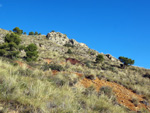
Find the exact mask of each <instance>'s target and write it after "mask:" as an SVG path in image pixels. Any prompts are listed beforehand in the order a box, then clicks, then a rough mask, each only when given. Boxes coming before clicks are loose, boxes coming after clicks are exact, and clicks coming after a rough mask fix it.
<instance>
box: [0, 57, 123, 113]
mask: <svg viewBox="0 0 150 113" xmlns="http://www.w3.org/2000/svg"><path fill="white" fill-rule="evenodd" d="M74 76H75V75H73V74H59V75H57V76H52V75H51V74H48V75H46V74H45V73H44V72H42V71H40V70H34V72H31V70H30V71H29V70H28V69H27V68H26V67H22V68H20V67H19V66H15V67H14V66H12V65H11V64H9V63H6V62H4V61H2V60H0V92H1V93H0V106H1V109H2V111H3V112H10V111H16V112H17V111H18V112H47V113H48V112H58V113H60V112H64V113H66V112H74V113H77V112H89V113H91V112H92V113H94V112H95V113H97V112H102V111H103V112H111V113H116V112H119V113H124V112H125V109H124V108H122V107H121V106H119V105H118V104H114V103H113V102H114V100H113V96H112V97H111V98H109V97H107V96H106V95H104V94H102V95H100V96H97V95H96V93H95V92H94V91H93V92H92V93H90V94H84V92H88V91H87V90H86V89H85V88H83V87H82V86H78V85H77V86H72V87H71V86H70V85H69V82H70V80H71V79H73V77H74ZM75 78H77V77H75ZM63 82H64V83H63ZM89 90H90V89H89Z"/></svg>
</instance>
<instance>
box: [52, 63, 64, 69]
mask: <svg viewBox="0 0 150 113" xmlns="http://www.w3.org/2000/svg"><path fill="white" fill-rule="evenodd" d="M49 68H51V70H57V71H63V70H64V68H63V67H62V66H61V65H56V64H51V65H49Z"/></svg>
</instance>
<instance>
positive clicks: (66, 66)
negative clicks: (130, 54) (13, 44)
mask: <svg viewBox="0 0 150 113" xmlns="http://www.w3.org/2000/svg"><path fill="white" fill-rule="evenodd" d="M16 30H18V28H17V29H15V35H18V36H19V37H20V38H21V40H22V41H21V45H20V46H21V47H20V48H22V49H19V52H20V53H19V55H17V57H15V58H14V57H13V59H9V57H7V56H6V55H1V57H0V92H1V93H0V112H4V113H5V112H6V113H7V112H38V113H49V112H51V113H60V112H63V113H67V112H69V113H85V112H86V113H99V112H104V113H116V112H119V113H129V112H131V113H132V112H134V111H141V112H143V113H144V112H145V113H147V112H149V110H150V105H149V102H150V79H149V78H150V76H149V75H150V70H148V69H144V68H139V67H135V66H131V65H132V64H134V60H132V59H128V58H127V57H119V59H116V58H114V57H112V56H111V55H109V54H106V55H105V54H103V53H101V54H99V53H98V52H96V51H94V50H92V49H90V48H87V47H86V49H84V47H81V46H76V45H71V44H65V45H58V44H57V43H54V42H53V41H52V40H49V39H47V38H46V36H45V35H39V34H38V33H35V34H34V33H32V35H26V33H24V34H23V35H21V34H20V33H23V31H22V30H20V29H19V31H18V32H17V31H16ZM7 33H9V34H11V33H12V31H6V30H3V29H0V43H1V44H2V45H3V44H4V43H6V42H5V41H4V38H5V36H6V34H7ZM17 33H19V34H17ZM49 34H50V33H49ZM53 34H57V33H54V31H53ZM57 35H58V36H59V35H61V33H58V34H57ZM65 36H66V35H65ZM51 38H52V37H51ZM71 41H74V40H71ZM56 42H57V41H56ZM74 42H75V41H74ZM75 43H76V42H75ZM81 45H82V44H81ZM7 50H8V49H7ZM17 50H18V49H17ZM29 61H30V62H29Z"/></svg>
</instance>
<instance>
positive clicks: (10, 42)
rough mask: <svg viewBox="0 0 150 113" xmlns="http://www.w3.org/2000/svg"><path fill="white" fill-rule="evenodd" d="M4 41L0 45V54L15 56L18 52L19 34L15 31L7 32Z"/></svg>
mask: <svg viewBox="0 0 150 113" xmlns="http://www.w3.org/2000/svg"><path fill="white" fill-rule="evenodd" d="M4 41H5V43H4V44H2V45H0V49H1V56H6V57H9V58H14V57H17V56H18V54H19V52H20V51H19V44H20V42H21V39H20V37H19V35H17V34H15V33H11V34H7V35H6V36H5V39H4Z"/></svg>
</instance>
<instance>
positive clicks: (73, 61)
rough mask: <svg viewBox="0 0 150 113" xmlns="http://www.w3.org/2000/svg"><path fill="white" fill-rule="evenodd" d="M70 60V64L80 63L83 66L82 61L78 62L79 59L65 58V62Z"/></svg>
mask: <svg viewBox="0 0 150 113" xmlns="http://www.w3.org/2000/svg"><path fill="white" fill-rule="evenodd" d="M68 61H69V62H70V63H71V64H72V65H75V64H81V65H82V66H84V64H83V63H82V62H80V61H79V60H77V59H74V58H67V59H66V62H68Z"/></svg>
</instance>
